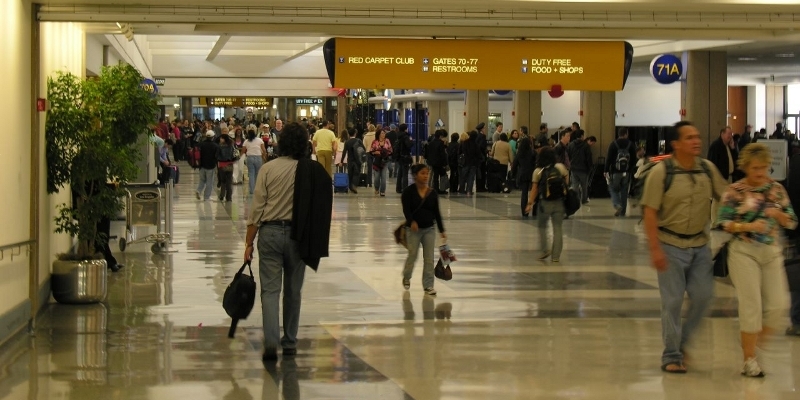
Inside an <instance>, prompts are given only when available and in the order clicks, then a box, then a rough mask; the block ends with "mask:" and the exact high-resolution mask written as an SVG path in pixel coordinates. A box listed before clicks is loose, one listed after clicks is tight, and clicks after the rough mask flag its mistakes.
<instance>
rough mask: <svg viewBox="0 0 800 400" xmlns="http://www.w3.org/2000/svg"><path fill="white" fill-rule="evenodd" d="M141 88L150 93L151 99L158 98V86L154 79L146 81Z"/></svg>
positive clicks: (141, 84)
mask: <svg viewBox="0 0 800 400" xmlns="http://www.w3.org/2000/svg"><path fill="white" fill-rule="evenodd" d="M139 86H141V87H142V89H144V91H145V92H147V93H150V97H156V96H158V85H156V83H155V81H153V80H152V79H144V80H143V81H142V83H140V84H139Z"/></svg>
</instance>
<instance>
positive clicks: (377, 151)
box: [369, 131, 392, 197]
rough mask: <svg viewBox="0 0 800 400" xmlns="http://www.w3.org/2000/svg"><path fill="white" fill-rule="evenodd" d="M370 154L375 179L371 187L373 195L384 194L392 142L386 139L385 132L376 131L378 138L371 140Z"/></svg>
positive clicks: (382, 195)
mask: <svg viewBox="0 0 800 400" xmlns="http://www.w3.org/2000/svg"><path fill="white" fill-rule="evenodd" d="M369 152H370V153H371V154H372V169H373V170H375V181H374V182H372V187H373V188H375V195H377V194H379V193H380V195H381V197H384V196H386V180H387V179H389V168H388V164H389V156H391V155H392V142H390V141H389V140H387V139H386V132H384V131H380V132H378V139H376V140H375V141H374V142H372V146H371V147H370V151H369Z"/></svg>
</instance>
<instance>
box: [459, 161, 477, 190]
mask: <svg viewBox="0 0 800 400" xmlns="http://www.w3.org/2000/svg"><path fill="white" fill-rule="evenodd" d="M477 172H478V167H475V166H467V167H461V175H459V177H458V179H459V181H460V182H458V191H459V192H461V193H468V192H469V193H472V188H473V186H474V185H475V174H476V173H477Z"/></svg>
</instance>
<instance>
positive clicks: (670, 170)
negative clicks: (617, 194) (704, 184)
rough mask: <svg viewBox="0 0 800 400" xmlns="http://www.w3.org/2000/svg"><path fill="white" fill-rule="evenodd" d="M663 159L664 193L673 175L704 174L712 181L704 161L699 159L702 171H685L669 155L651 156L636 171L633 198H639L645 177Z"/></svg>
mask: <svg viewBox="0 0 800 400" xmlns="http://www.w3.org/2000/svg"><path fill="white" fill-rule="evenodd" d="M661 161H664V163H665V164H664V168H665V169H666V173H665V174H664V193H666V192H667V191H668V190H669V188H670V187H671V186H672V181H673V180H674V179H675V175H682V174H690V175H694V174H702V173H704V174H706V176H708V179H710V180H711V181H712V182H713V180H714V178H713V176H712V175H711V169H710V168H709V167H708V165H706V163H705V161H703V160H700V166H701V167H702V168H703V170H702V171H698V170H690V171H686V170H683V169H679V168H676V167H675V162H674V161H672V157H671V156H662V157H657V158H653V159H651V160H650V161H648V162H647V163H646V164H645V165H643V166H641V168H640V170H639V171H638V172H637V175H638V178H637V179H636V183H635V185H634V188H633V193H632V195H631V197H632V198H633V199H635V200H641V199H642V196H643V195H644V186H645V184H646V183H647V177H648V176H649V175H650V171H652V170H653V167H655V166H656V165H658V163H659V162H661Z"/></svg>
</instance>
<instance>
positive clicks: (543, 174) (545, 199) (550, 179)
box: [525, 147, 569, 263]
mask: <svg viewBox="0 0 800 400" xmlns="http://www.w3.org/2000/svg"><path fill="white" fill-rule="evenodd" d="M537 158H538V159H537V161H536V170H535V171H533V183H532V184H531V191H530V196H529V197H528V206H527V207H525V213H526V214H529V213H530V212H531V210H533V204H534V200H536V199H537V198H538V199H539V203H538V207H539V208H538V209H537V214H536V218H537V221H538V227H539V246H540V247H541V251H542V254H541V255H540V256H539V260H545V259H547V258H548V257H550V256H551V255H552V256H553V258H552V260H553V262H554V263H557V262H559V259H560V257H561V250H562V246H563V241H564V238H563V236H564V233H563V231H562V230H561V225H562V223H563V222H564V197H566V194H567V188H568V187H569V171H568V170H567V167H566V166H565V165H564V164H561V163H556V152H555V151H554V150H553V149H552V148H551V147H545V148H543V149H542V150H541V151H540V152H539V155H538V156H537ZM548 221H552V222H553V246H552V247H551V246H550V245H548V244H547V222H548Z"/></svg>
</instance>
